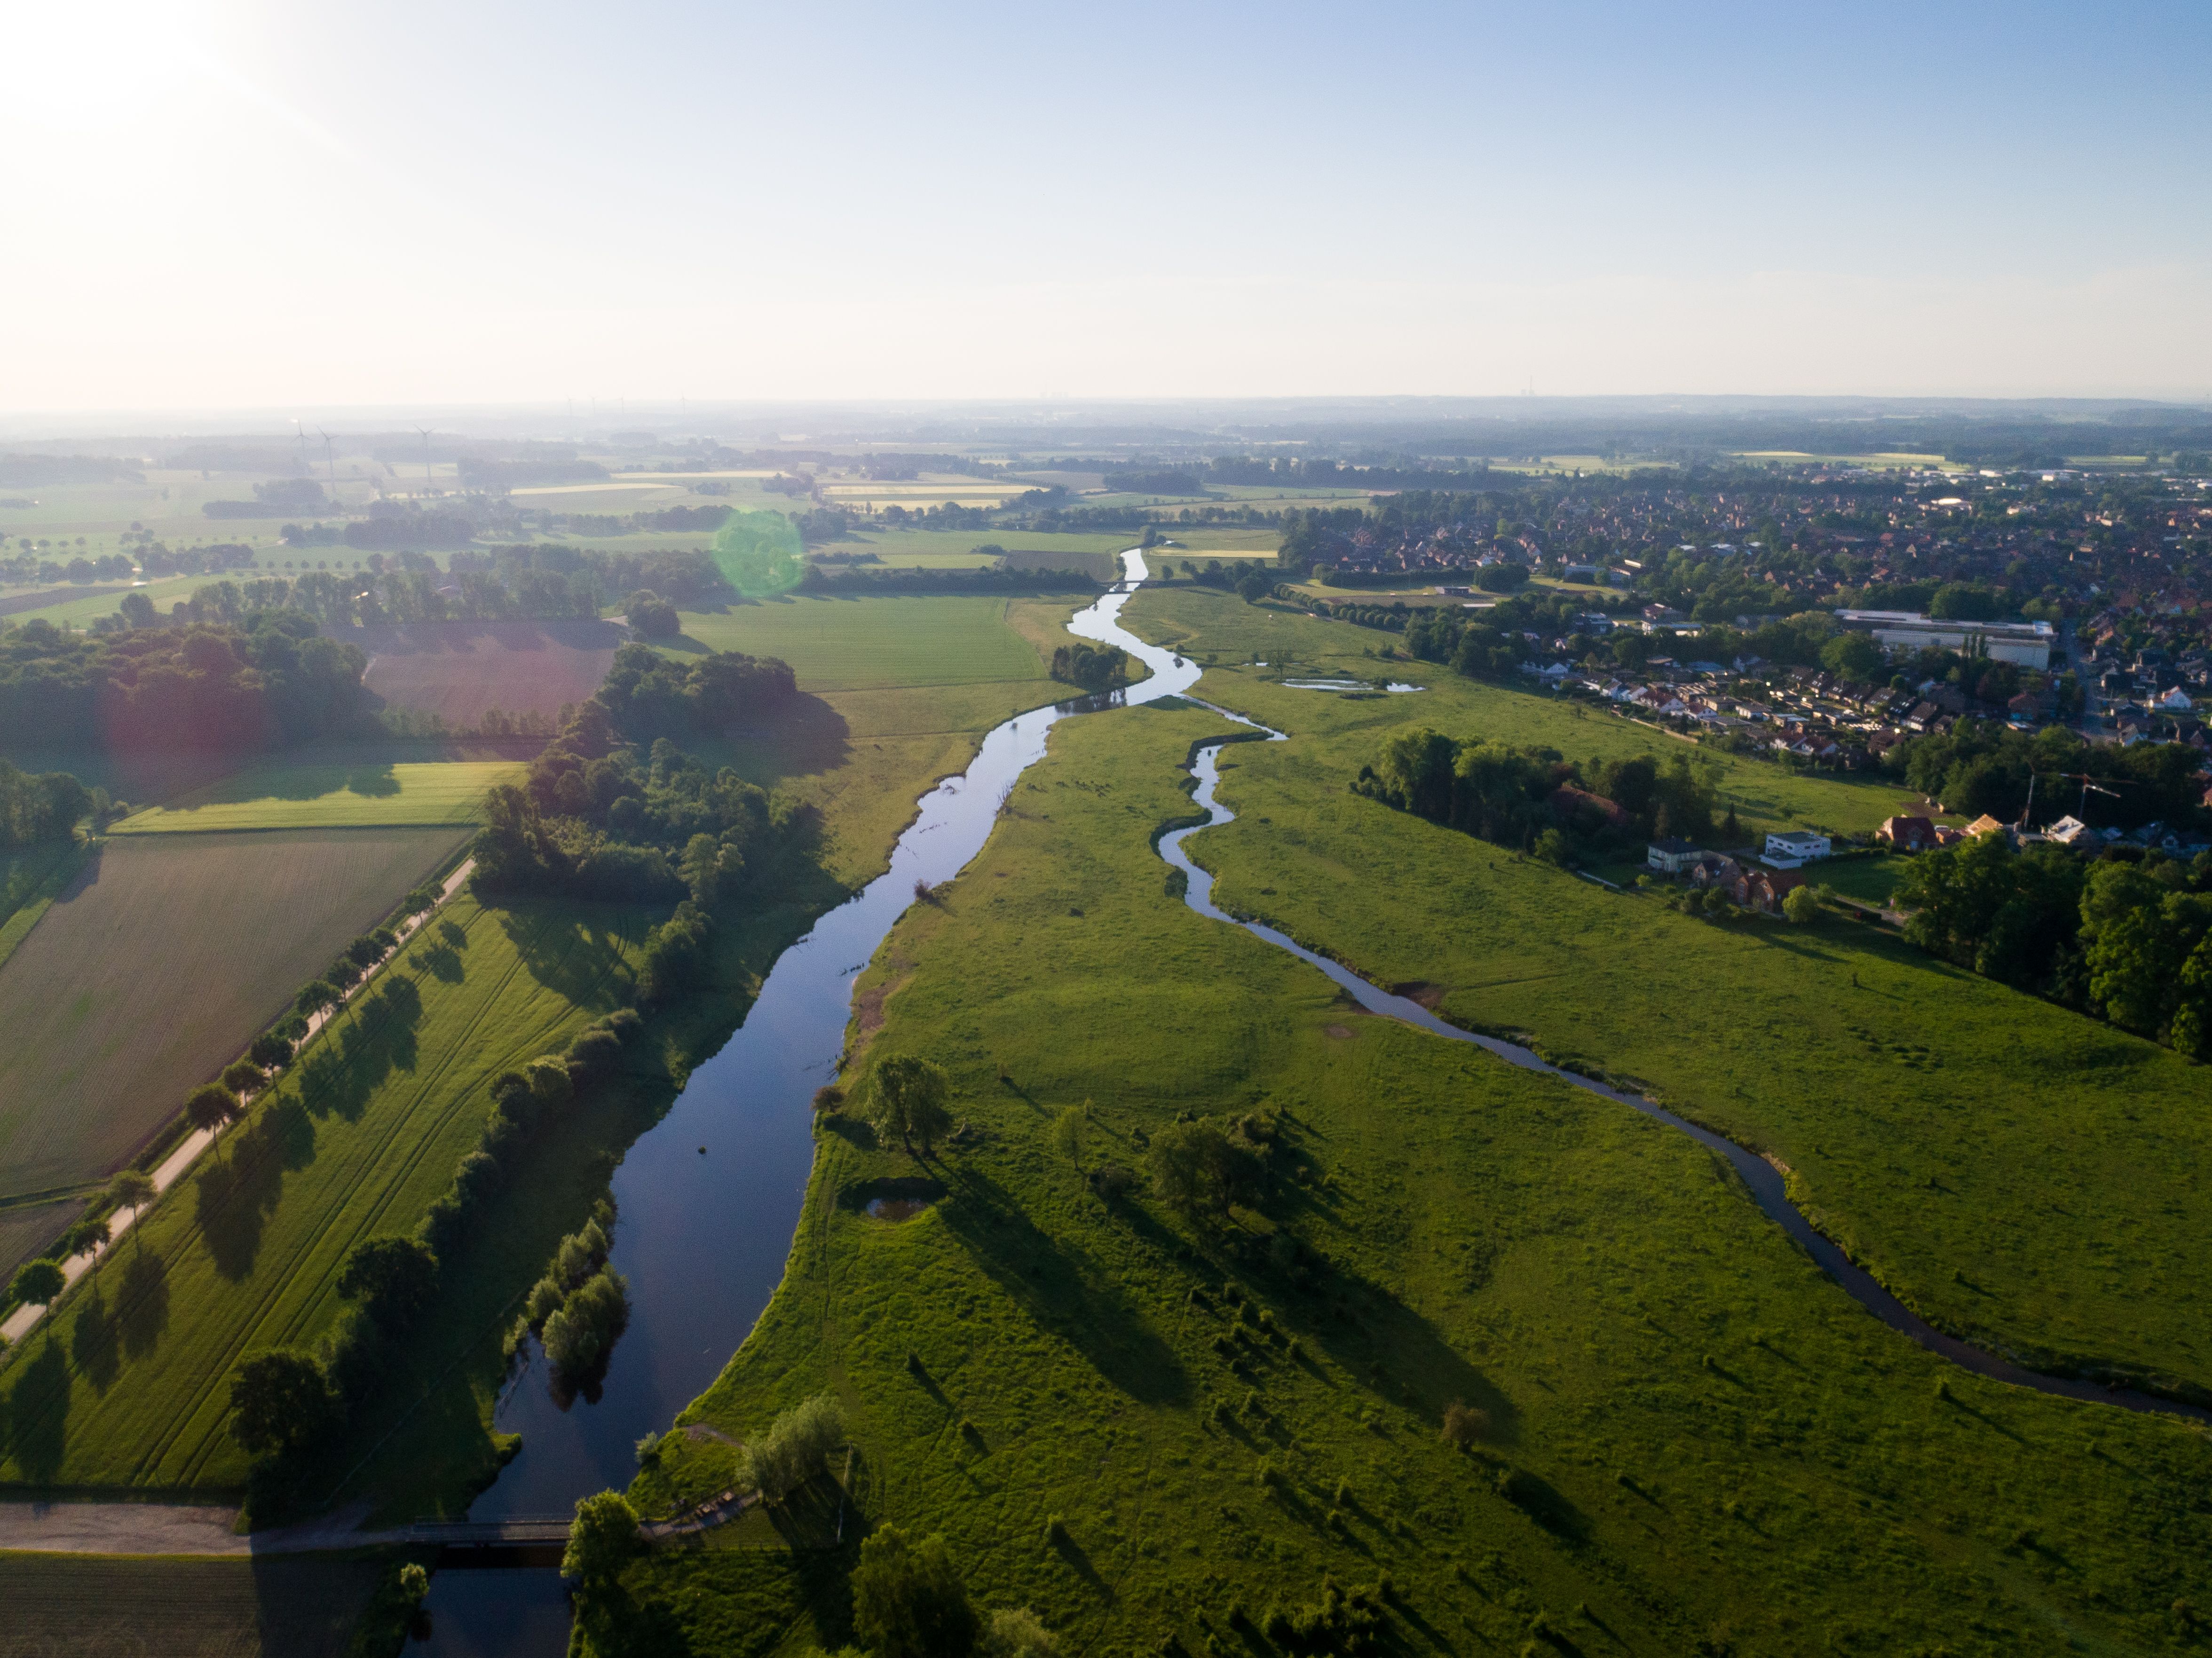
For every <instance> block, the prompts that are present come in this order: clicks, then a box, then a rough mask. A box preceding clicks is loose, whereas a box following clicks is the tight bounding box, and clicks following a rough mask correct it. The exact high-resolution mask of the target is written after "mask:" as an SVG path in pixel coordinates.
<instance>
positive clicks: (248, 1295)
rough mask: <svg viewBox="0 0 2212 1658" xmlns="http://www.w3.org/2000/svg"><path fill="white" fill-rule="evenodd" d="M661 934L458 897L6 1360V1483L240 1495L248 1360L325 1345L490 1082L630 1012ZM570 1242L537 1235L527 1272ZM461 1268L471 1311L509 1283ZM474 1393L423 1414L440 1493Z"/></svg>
mask: <svg viewBox="0 0 2212 1658" xmlns="http://www.w3.org/2000/svg"><path fill="white" fill-rule="evenodd" d="M646 924H647V918H646V917H645V916H644V915H643V914H641V913H640V912H635V911H630V910H624V909H618V908H611V907H600V906H563V905H557V904H550V903H547V904H536V905H526V906H520V907H518V908H513V909H506V910H499V911H486V910H483V909H482V908H479V907H478V906H477V904H476V902H474V901H473V900H472V899H469V898H466V897H464V898H460V899H457V900H456V901H454V902H453V904H452V905H450V906H449V907H448V908H447V909H446V910H445V911H443V912H441V916H440V919H439V920H436V921H435V922H434V923H432V926H431V931H430V935H429V936H428V938H425V939H424V941H423V942H422V944H418V945H416V947H414V948H413V949H411V950H408V951H407V952H405V953H404V956H403V958H402V961H401V963H398V964H397V965H396V966H395V967H393V968H388V969H386V971H385V973H384V974H383V975H380V977H379V979H378V981H377V986H376V988H375V990H374V993H371V994H369V995H368V996H367V997H366V998H364V999H363V1000H362V1002H361V1003H360V1004H358V1005H356V1010H355V1011H352V1012H349V1013H348V1014H347V1015H346V1016H345V1017H343V1018H341V1019H339V1020H338V1021H337V1023H336V1024H335V1025H333V1026H332V1027H331V1029H329V1030H328V1031H326V1032H325V1034H324V1035H322V1036H321V1037H319V1039H318V1040H317V1041H316V1042H315V1043H314V1044H313V1045H312V1046H311V1047H310V1048H308V1049H307V1051H306V1052H305V1053H304V1054H302V1056H301V1061H300V1062H299V1063H298V1065H296V1066H295V1068H294V1069H293V1070H292V1071H291V1072H288V1073H287V1074H286V1076H285V1078H283V1081H282V1082H281V1083H280V1084H278V1085H277V1086H276V1088H274V1089H272V1090H270V1092H269V1093H268V1094H267V1095H265V1096H263V1097H262V1099H261V1100H259V1101H258V1102H256V1104H255V1106H254V1108H253V1110H252V1113H251V1114H249V1116H248V1117H247V1119H246V1121H245V1122H243V1123H242V1124H240V1126H239V1127H236V1128H234V1129H233V1130H231V1131H230V1132H229V1133H227V1134H225V1135H224V1136H223V1138H222V1141H221V1142H220V1143H219V1145H218V1149H217V1151H216V1153H215V1154H213V1155H211V1156H209V1157H204V1158H202V1160H201V1161H200V1163H198V1164H197V1166H196V1167H195V1169H193V1171H192V1173H191V1175H189V1176H188V1177H187V1178H186V1179H185V1181H183V1182H181V1183H180V1184H179V1186H178V1187H175V1188H173V1190H172V1191H171V1192H170V1193H167V1195H166V1196H165V1197H164V1199H163V1200H162V1201H161V1204H160V1205H159V1206H157V1207H156V1208H155V1211H154V1212H153V1214H152V1215H151V1216H150V1217H149V1218H147V1219H146V1220H144V1221H143V1222H141V1223H140V1224H139V1225H138V1226H137V1227H135V1228H133V1229H132V1236H131V1241H130V1242H129V1243H128V1244H127V1245H126V1246H125V1248H121V1249H119V1250H118V1251H117V1252H116V1254H115V1255H114V1256H113V1257H112V1258H111V1259H110V1260H109V1261H108V1262H107V1264H106V1266H103V1267H102V1269H101V1271H100V1273H99V1274H98V1279H99V1283H98V1285H97V1288H96V1289H93V1288H90V1287H88V1286H84V1287H80V1288H79V1289H78V1290H76V1291H75V1292H73V1293H72V1295H71V1296H70V1297H69V1298H68V1299H67V1300H65V1301H64V1303H63V1304H62V1306H61V1307H60V1309H58V1312H57V1314H56V1315H54V1316H52V1317H50V1318H49V1319H48V1320H47V1321H46V1322H45V1324H43V1325H42V1326H41V1327H40V1333H38V1334H36V1335H34V1336H33V1337H32V1338H31V1339H28V1340H27V1341H26V1342H25V1343H24V1345H23V1346H22V1347H21V1349H20V1350H18V1351H16V1352H15V1353H12V1354H10V1355H9V1363H8V1365H7V1368H6V1369H5V1370H0V1395H4V1396H5V1398H6V1400H7V1411H6V1415H7V1422H8V1456H7V1460H6V1461H4V1462H0V1473H4V1475H5V1477H6V1478H8V1479H13V1480H15V1481H17V1482H21V1483H25V1484H30V1485H86V1486H95V1485H96V1486H118V1485H130V1486H143V1487H148V1488H153V1489H170V1490H185V1489H191V1490H209V1489H220V1488H234V1487H236V1486H237V1485H240V1483H242V1481H243V1479H244V1478H245V1473H246V1459H245V1454H244V1453H243V1452H242V1451H240V1449H239V1448H238V1447H237V1445H236V1444H235V1443H234V1442H233V1441H232V1440H231V1438H230V1436H229V1434H228V1430H227V1428H226V1419H227V1416H228V1391H227V1389H228V1377H229V1375H230V1370H231V1368H232V1366H233V1365H234V1363H236V1361H237V1359H238V1357H239V1356H240V1354H241V1353H243V1352H244V1351H247V1350H248V1349H250V1348H254V1347H262V1346H276V1345H292V1344H297V1345H312V1344H313V1341H314V1339H316V1338H317V1337H318V1336H319V1335H320V1334H321V1333H323V1332H324V1331H325V1329H327V1328H328V1327H330V1325H331V1321H333V1320H334V1319H335V1318H336V1316H337V1313H338V1311H339V1309H340V1305H341V1303H339V1302H338V1300H337V1296H336V1294H335V1292H334V1291H333V1290H332V1288H331V1279H332V1278H334V1276H335V1274H336V1272H337V1265H338V1263H339V1261H340V1260H342V1259H343V1257H344V1255H345V1254H346V1252H347V1251H348V1250H349V1248H352V1246H353V1245H354V1244H355V1243H356V1242H359V1241H360V1240H361V1239H362V1238H364V1237H368V1236H375V1235H380V1234H386V1233H404V1232H406V1231H408V1230H410V1229H411V1228H412V1227H413V1226H414V1225H415V1224H416V1221H417V1220H419V1219H420V1218H421V1217H422V1213H423V1212H424V1211H425V1210H426V1209H427V1208H428V1206H429V1204H430V1202H431V1201H432V1199H435V1198H436V1197H437V1196H438V1195H439V1194H440V1193H442V1192H443V1191H444V1190H445V1189H446V1187H447V1184H448V1183H449V1182H450V1181H452V1179H453V1165H454V1163H456V1162H457V1161H458V1160H459V1157H460V1156H461V1154H462V1153H463V1152H464V1151H468V1150H470V1149H471V1148H472V1147H473V1146H474V1145H475V1144H476V1142H477V1136H478V1133H480V1131H481V1130H482V1127H483V1120H484V1117H485V1116H486V1114H488V1113H489V1110H490V1108H491V1100H490V1095H489V1089H488V1087H487V1084H488V1083H489V1080H490V1078H492V1077H493V1076H495V1075H496V1074H497V1073H498V1072H501V1071H502V1070H505V1069H507V1068H509V1067H510V1066H518V1065H520V1063H522V1062H524V1061H526V1060H529V1059H531V1058H532V1057H534V1056H535V1055H537V1054H541V1053H544V1052H546V1051H548V1050H557V1049H559V1048H561V1047H562V1045H563V1044H564V1043H565V1042H566V1041H567V1040H568V1037H569V1036H570V1035H573V1034H574V1031H575V1029H577V1028H579V1027H580V1026H581V1025H582V1024H583V1023H586V1021H587V1020H588V1019H590V1018H591V1017H593V1016H594V1015H596V1014H598V1013H601V1012H605V1011H607V1010H609V1009H611V1008H612V1007H614V1006H616V1005H619V1004H620V1003H621V1002H622V1001H623V1000H624V999H626V997H627V993H628V989H629V963H630V961H631V959H632V957H634V955H635V950H636V948H637V946H638V944H639V941H640V940H641V937H642V935H643V932H644V928H645V926H646ZM601 1178H602V1179H603V1178H604V1173H603V1169H602V1174H601ZM530 1195H531V1196H532V1202H533V1203H534V1201H535V1194H530ZM580 1207H581V1206H579V1210H580ZM563 1218H566V1219H567V1220H568V1224H569V1225H570V1226H571V1227H573V1226H574V1224H578V1222H577V1219H576V1218H575V1217H574V1216H564V1217H563ZM558 1236H559V1234H558V1233H557V1232H554V1233H553V1234H552V1235H551V1236H545V1237H540V1238H538V1239H536V1240H535V1242H536V1243H537V1245H538V1253H537V1254H536V1256H535V1257H534V1264H533V1265H532V1266H531V1267H530V1269H529V1273H530V1275H534V1273H535V1272H537V1271H542V1270H543V1265H544V1260H545V1258H546V1256H547V1254H550V1250H551V1248H552V1244H553V1242H554V1241H555V1240H556V1239H557V1237H558ZM492 1248H494V1250H495V1251H496V1250H498V1249H499V1248H501V1242H495V1243H494V1244H493V1246H492ZM453 1276H454V1278H456V1279H457V1280H458V1282H459V1285H460V1288H459V1292H458V1293H459V1294H460V1295H461V1296H462V1297H463V1298H464V1299H465V1298H466V1297H468V1296H469V1295H470V1294H471V1293H483V1292H486V1291H491V1290H494V1289H495V1287H496V1286H497V1284H498V1282H499V1281H498V1279H497V1278H496V1275H495V1274H490V1273H485V1272H477V1271H463V1272H456V1273H455V1274H454V1275H453ZM528 1282H529V1276H524V1277H523V1278H521V1281H520V1284H513V1285H510V1286H508V1287H507V1288H506V1289H505V1290H504V1291H500V1292H499V1293H503V1294H507V1295H511V1294H512V1293H513V1292H514V1291H515V1290H517V1289H520V1288H522V1287H526V1285H527V1284H528ZM498 1310H499V1308H498V1304H497V1303H496V1302H495V1303H494V1305H493V1306H491V1307H489V1308H478V1309H476V1311H477V1317H476V1319H475V1320H474V1321H466V1320H464V1321H461V1323H460V1325H459V1327H458V1331H457V1332H456V1333H455V1334H454V1339H455V1340H457V1341H460V1342H461V1345H464V1346H465V1345H468V1343H469V1342H471V1341H473V1342H475V1343H477V1345H481V1341H482V1339H483V1337H484V1336H485V1335H487V1334H491V1335H494V1336H495V1335H496V1331H497V1327H498V1319H497V1313H498ZM440 1327H441V1330H442V1329H445V1328H446V1326H445V1325H444V1324H442V1323H441V1326H440ZM463 1338H465V1339H463ZM447 1345H450V1344H447V1343H434V1342H430V1341H425V1342H424V1343H422V1349H423V1351H420V1352H419V1353H417V1354H416V1359H417V1363H418V1368H419V1370H420V1372H421V1373H420V1374H419V1375H416V1376H411V1377H408V1378H403V1379H402V1380H401V1381H399V1382H395V1384H394V1385H393V1386H392V1388H391V1389H390V1390H389V1396H390V1400H391V1402H392V1405H393V1406H394V1408H395V1409H397V1408H398V1407H400V1406H405V1405H411V1404H413V1403H414V1402H415V1400H416V1396H417V1395H418V1394H420V1393H421V1392H422V1391H423V1390H424V1389H425V1388H428V1386H429V1384H430V1382H431V1381H432V1379H433V1378H435V1377H436V1376H438V1375H439V1374H440V1371H441V1369H443V1368H444V1367H445V1366H447V1365H448V1364H449V1363H450V1362H451V1360H452V1358H453V1354H452V1352H450V1351H447ZM496 1356H497V1353H496V1344H495V1343H494V1345H493V1347H492V1350H491V1357H493V1358H494V1359H496ZM472 1380H481V1378H464V1379H463V1381H462V1382H460V1383H459V1384H456V1385H458V1386H459V1394H458V1396H457V1397H458V1400H459V1405H458V1406H456V1396H455V1395H451V1394H447V1395H441V1396H440V1400H439V1402H440V1406H441V1408H440V1409H438V1410H435V1411H434V1412H432V1418H433V1421H434V1424H435V1423H444V1422H446V1421H447V1419H448V1418H452V1419H453V1422H455V1423H457V1424H458V1426H456V1427H454V1428H453V1429H452V1432H453V1433H454V1434H455V1435H457V1436H458V1438H457V1439H456V1440H454V1441H453V1442H448V1443H447V1445H446V1447H445V1448H446V1449H447V1452H448V1454H449V1455H452V1456H453V1457H455V1458H457V1459H458V1460H459V1462H460V1466H458V1467H448V1468H447V1469H446V1470H445V1471H444V1472H445V1479H446V1480H447V1484H448V1485H450V1484H452V1483H453V1481H455V1480H457V1479H465V1478H466V1476H467V1475H468V1474H469V1473H471V1472H472V1471H473V1470H472V1469H471V1467H468V1466H467V1463H466V1456H465V1450H456V1449H455V1448H454V1446H455V1444H458V1445H459V1446H462V1447H470V1446H472V1447H473V1448H474V1450H475V1451H476V1453H477V1456H478V1461H479V1466H481V1465H482V1464H483V1461H485V1460H486V1459H489V1457H490V1456H491V1455H492V1451H491V1447H490V1443H489V1432H488V1430H486V1429H485V1428H484V1426H483V1423H482V1421H481V1420H480V1419H479V1412H478V1411H477V1407H476V1405H475V1403H474V1402H472V1401H471V1398H470V1394H469V1390H468V1387H467V1385H466V1383H467V1382H469V1381H472ZM410 1383H411V1385H410Z"/></svg>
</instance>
